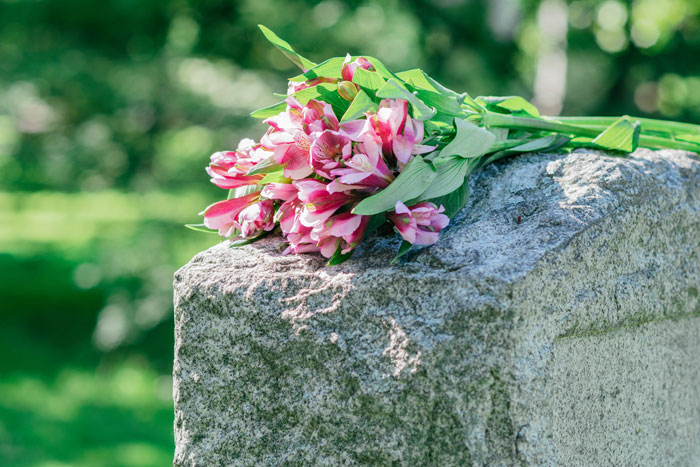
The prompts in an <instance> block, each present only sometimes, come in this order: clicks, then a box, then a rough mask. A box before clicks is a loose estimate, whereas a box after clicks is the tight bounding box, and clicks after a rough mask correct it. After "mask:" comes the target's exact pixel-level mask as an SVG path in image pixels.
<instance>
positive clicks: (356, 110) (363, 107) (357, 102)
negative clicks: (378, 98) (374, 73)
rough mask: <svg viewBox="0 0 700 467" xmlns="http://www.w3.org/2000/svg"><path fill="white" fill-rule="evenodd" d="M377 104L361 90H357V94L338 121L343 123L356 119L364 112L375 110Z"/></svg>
mask: <svg viewBox="0 0 700 467" xmlns="http://www.w3.org/2000/svg"><path fill="white" fill-rule="evenodd" d="M378 108H379V106H378V105H377V104H376V103H375V102H373V101H372V99H371V98H370V97H369V96H368V95H367V93H366V92H364V91H363V90H361V89H360V90H359V91H358V92H357V95H356V96H355V98H354V99H353V100H352V103H351V104H350V107H348V110H346V111H345V114H343V118H341V119H340V123H345V122H347V121H350V120H356V119H358V118H360V117H362V116H363V115H364V114H365V113H366V112H376V111H377V109H378Z"/></svg>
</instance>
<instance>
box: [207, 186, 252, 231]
mask: <svg viewBox="0 0 700 467" xmlns="http://www.w3.org/2000/svg"><path fill="white" fill-rule="evenodd" d="M259 196H260V192H259V191H256V192H255V193H251V194H249V195H246V196H241V197H240V198H232V199H228V200H226V201H219V202H218V203H214V204H212V205H210V206H209V207H207V208H206V209H205V210H204V211H202V212H200V213H199V215H200V216H201V215H204V225H205V226H206V227H207V228H210V229H214V230H218V231H219V235H221V236H222V237H231V236H234V234H236V233H237V230H238V229H239V224H238V222H237V221H238V219H237V218H238V214H239V213H240V212H241V211H242V210H243V209H245V208H246V207H248V206H250V205H251V204H253V203H254V202H255V201H256V200H257V199H258V197H259Z"/></svg>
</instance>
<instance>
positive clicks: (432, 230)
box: [389, 201, 450, 245]
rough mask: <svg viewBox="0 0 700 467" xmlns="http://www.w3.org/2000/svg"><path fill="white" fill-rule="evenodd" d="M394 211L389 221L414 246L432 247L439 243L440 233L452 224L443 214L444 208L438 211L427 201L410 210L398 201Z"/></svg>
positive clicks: (441, 207)
mask: <svg viewBox="0 0 700 467" xmlns="http://www.w3.org/2000/svg"><path fill="white" fill-rule="evenodd" d="M394 211H395V212H394V213H393V214H390V215H389V219H390V220H391V221H392V222H393V223H394V226H395V227H396V230H398V231H399V234H400V235H401V237H403V239H404V240H406V241H407V242H409V243H412V244H414V245H432V244H433V243H435V242H437V241H438V235H439V234H440V231H441V230H442V229H444V228H445V227H447V224H449V223H450V219H449V218H448V217H447V216H446V215H444V214H442V213H443V212H444V211H445V208H444V207H443V206H440V208H439V209H438V208H437V207H436V206H435V205H434V204H433V203H428V202H426V201H424V202H422V203H418V204H415V205H413V206H411V207H410V208H408V207H406V205H405V204H403V203H402V202H401V201H397V202H396V207H395V209H394Z"/></svg>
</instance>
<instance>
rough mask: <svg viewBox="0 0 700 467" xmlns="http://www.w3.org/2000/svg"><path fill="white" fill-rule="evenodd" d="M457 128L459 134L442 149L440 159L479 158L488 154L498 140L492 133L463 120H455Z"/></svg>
mask: <svg viewBox="0 0 700 467" xmlns="http://www.w3.org/2000/svg"><path fill="white" fill-rule="evenodd" d="M455 128H456V129H457V134H456V135H455V137H454V139H453V140H452V141H450V143H449V144H448V145H447V146H445V147H444V148H442V151H440V155H439V156H438V157H440V158H445V157H449V156H459V157H463V158H474V157H479V156H482V155H484V154H486V153H487V152H488V151H489V149H491V145H492V144H493V142H494V141H495V140H496V136H494V134H493V133H491V132H490V131H488V130H485V129H484V128H480V127H478V126H476V125H474V124H472V123H469V122H468V121H466V120H464V119H461V118H455Z"/></svg>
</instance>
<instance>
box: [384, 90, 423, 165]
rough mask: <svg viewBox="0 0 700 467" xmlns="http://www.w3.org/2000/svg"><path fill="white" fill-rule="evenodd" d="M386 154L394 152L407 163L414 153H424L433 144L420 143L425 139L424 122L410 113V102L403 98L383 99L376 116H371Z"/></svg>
mask: <svg viewBox="0 0 700 467" xmlns="http://www.w3.org/2000/svg"><path fill="white" fill-rule="evenodd" d="M370 121H371V122H372V124H373V126H374V128H375V130H376V132H377V134H378V135H379V138H380V139H381V140H382V151H383V152H384V155H385V156H389V155H391V154H393V155H394V156H395V157H396V160H397V161H398V162H399V163H400V164H402V165H406V164H408V162H409V161H410V160H411V156H412V155H413V154H423V153H425V152H429V151H431V150H433V149H434V147H433V146H423V145H421V144H419V143H420V142H421V141H422V140H423V131H424V130H423V122H421V121H418V120H413V119H412V118H411V116H410V115H408V102H407V101H405V100H402V99H383V100H382V101H381V102H380V103H379V110H378V111H377V115H376V116H375V117H374V118H370Z"/></svg>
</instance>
